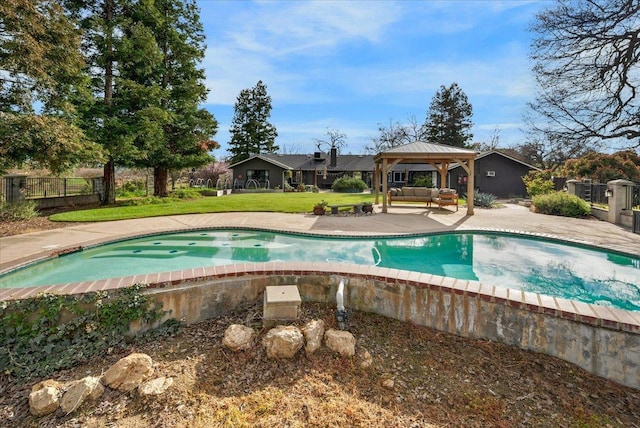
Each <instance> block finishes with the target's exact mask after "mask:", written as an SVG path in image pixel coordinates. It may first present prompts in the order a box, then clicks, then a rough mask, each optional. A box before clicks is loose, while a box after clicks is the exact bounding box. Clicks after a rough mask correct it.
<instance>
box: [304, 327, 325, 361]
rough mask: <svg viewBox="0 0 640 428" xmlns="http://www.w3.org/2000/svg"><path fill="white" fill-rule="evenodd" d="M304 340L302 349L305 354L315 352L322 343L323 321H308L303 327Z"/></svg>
mask: <svg viewBox="0 0 640 428" xmlns="http://www.w3.org/2000/svg"><path fill="white" fill-rule="evenodd" d="M302 334H304V340H305V342H306V344H305V346H304V350H305V352H306V353H307V355H311V354H313V353H314V352H316V351H317V350H318V349H319V348H320V346H321V345H322V336H324V321H322V320H313V321H309V322H308V323H307V324H306V325H305V326H304V327H303V328H302Z"/></svg>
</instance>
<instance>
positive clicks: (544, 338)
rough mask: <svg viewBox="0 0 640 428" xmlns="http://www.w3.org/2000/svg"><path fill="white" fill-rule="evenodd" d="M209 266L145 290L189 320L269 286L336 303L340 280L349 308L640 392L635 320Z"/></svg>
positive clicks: (431, 290)
mask: <svg viewBox="0 0 640 428" xmlns="http://www.w3.org/2000/svg"><path fill="white" fill-rule="evenodd" d="M212 269H213V271H215V272H211V275H204V276H203V275H197V274H195V273H192V274H188V273H187V274H183V275H180V276H171V277H170V278H167V279H166V281H163V280H160V281H158V283H157V284H156V286H155V288H152V289H151V290H149V292H150V293H152V294H153V296H154V298H155V299H157V300H158V301H159V302H161V303H162V305H163V306H164V308H165V309H166V310H168V311H169V315H168V316H170V317H172V318H176V319H181V320H184V321H185V322H187V323H194V322H198V321H201V320H205V319H209V318H214V317H217V316H221V315H224V314H226V313H227V312H228V311H230V310H233V309H239V308H242V307H243V306H245V305H254V304H256V303H259V302H261V301H262V293H263V292H264V290H265V287H266V286H268V285H297V286H298V289H299V292H300V295H301V298H302V305H303V306H304V302H324V303H335V294H336V291H337V287H338V284H339V282H340V279H344V281H345V285H346V290H345V291H346V293H345V306H346V307H347V308H348V309H352V310H359V311H365V312H371V313H376V314H379V315H383V316H386V317H390V318H394V319H398V320H401V321H406V322H411V323H413V324H416V325H422V326H427V327H432V328H434V329H437V330H440V331H443V332H447V333H452V334H455V335H459V336H464V337H471V338H476V339H485V340H493V341H496V342H501V343H505V344H508V345H512V346H517V347H519V348H522V349H527V350H531V351H535V352H541V353H545V354H548V355H552V356H555V357H558V358H561V359H563V360H566V361H569V362H572V363H574V364H576V365H578V366H580V367H582V368H584V369H585V370H587V371H589V372H591V373H593V374H596V375H598V376H601V377H604V378H607V379H611V380H613V381H615V382H618V383H621V384H623V385H627V386H630V387H633V388H637V389H640V313H636V312H631V311H624V310H617V309H612V308H606V307H603V306H596V305H589V304H585V303H581V302H576V301H569V300H566V299H560V298H553V297H549V296H544V295H538V294H534V293H528V292H522V291H519V290H511V289H506V288H502V287H494V286H488V285H485V284H480V283H477V282H474V281H462V280H455V279H453V278H445V277H440V276H436V275H429V274H420V273H416V272H408V271H400V270H395V269H387V268H377V267H366V266H357V265H346V264H338V265H335V264H329V263H326V264H325V263H282V262H274V263H264V264H261V263H256V264H246V265H241V266H228V267H218V268H212ZM183 272H185V271H183ZM158 279H160V278H158Z"/></svg>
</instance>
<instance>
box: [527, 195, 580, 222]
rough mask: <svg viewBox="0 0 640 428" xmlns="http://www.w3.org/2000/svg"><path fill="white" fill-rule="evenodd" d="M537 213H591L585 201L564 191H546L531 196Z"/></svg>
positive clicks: (564, 215) (572, 214)
mask: <svg viewBox="0 0 640 428" xmlns="http://www.w3.org/2000/svg"><path fill="white" fill-rule="evenodd" d="M533 205H534V206H535V208H536V212H537V213H541V214H549V215H557V216H562V217H584V216H586V215H589V214H590V213H591V207H590V206H589V204H588V203H587V202H585V201H584V200H582V199H580V198H579V197H577V196H576V195H570V194H568V193H564V192H555V193H548V194H545V195H538V196H535V197H534V198H533Z"/></svg>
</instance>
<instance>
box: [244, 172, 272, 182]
mask: <svg viewBox="0 0 640 428" xmlns="http://www.w3.org/2000/svg"><path fill="white" fill-rule="evenodd" d="M247 180H256V181H258V182H265V181H267V180H269V170H268V169H248V170H247Z"/></svg>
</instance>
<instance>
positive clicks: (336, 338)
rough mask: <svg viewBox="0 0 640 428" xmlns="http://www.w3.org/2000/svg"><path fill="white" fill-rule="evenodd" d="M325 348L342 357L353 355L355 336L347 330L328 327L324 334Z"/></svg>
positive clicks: (354, 352)
mask: <svg viewBox="0 0 640 428" xmlns="http://www.w3.org/2000/svg"><path fill="white" fill-rule="evenodd" d="M324 343H325V344H326V345H327V348H329V349H331V350H332V351H333V352H337V353H338V354H340V355H342V356H343V357H353V356H354V355H355V354H356V338H355V337H353V334H351V333H350V332H348V331H343V330H334V329H329V330H327V331H326V333H325V334H324Z"/></svg>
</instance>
